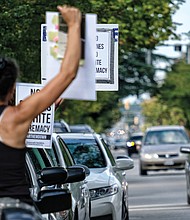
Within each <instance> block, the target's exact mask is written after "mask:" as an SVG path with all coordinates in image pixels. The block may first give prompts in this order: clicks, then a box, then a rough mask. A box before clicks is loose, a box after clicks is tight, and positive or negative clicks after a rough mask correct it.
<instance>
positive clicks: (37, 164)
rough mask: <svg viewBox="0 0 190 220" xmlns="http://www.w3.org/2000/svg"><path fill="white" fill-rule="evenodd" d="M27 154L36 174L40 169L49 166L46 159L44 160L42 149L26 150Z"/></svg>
mask: <svg viewBox="0 0 190 220" xmlns="http://www.w3.org/2000/svg"><path fill="white" fill-rule="evenodd" d="M27 152H28V154H29V156H30V158H31V160H32V163H33V165H34V169H35V172H36V173H39V172H40V171H41V169H43V168H45V167H50V166H51V164H50V162H49V161H48V158H46V156H45V154H44V152H43V149H38V148H28V150H27Z"/></svg>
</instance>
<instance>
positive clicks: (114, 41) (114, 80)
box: [95, 24, 119, 91]
mask: <svg viewBox="0 0 190 220" xmlns="http://www.w3.org/2000/svg"><path fill="white" fill-rule="evenodd" d="M96 27H97V31H96V60H95V63H96V91H117V90H118V35H119V31H118V24H97V25H96Z"/></svg>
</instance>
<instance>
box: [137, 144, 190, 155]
mask: <svg viewBox="0 0 190 220" xmlns="http://www.w3.org/2000/svg"><path fill="white" fill-rule="evenodd" d="M183 146H188V147H190V144H164V145H144V146H143V147H142V148H141V152H142V153H149V154H154V153H156V154H162V153H180V147H183Z"/></svg>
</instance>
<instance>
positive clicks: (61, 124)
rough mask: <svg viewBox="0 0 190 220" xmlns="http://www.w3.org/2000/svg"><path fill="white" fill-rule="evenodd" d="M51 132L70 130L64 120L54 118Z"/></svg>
mask: <svg viewBox="0 0 190 220" xmlns="http://www.w3.org/2000/svg"><path fill="white" fill-rule="evenodd" d="M53 132H55V133H65V132H71V129H70V127H69V125H68V124H67V122H66V121H64V120H63V119H61V120H55V121H54V125H53Z"/></svg>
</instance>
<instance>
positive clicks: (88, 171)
mask: <svg viewBox="0 0 190 220" xmlns="http://www.w3.org/2000/svg"><path fill="white" fill-rule="evenodd" d="M72 167H82V168H84V170H85V173H86V176H89V175H90V169H89V168H88V167H87V166H86V165H83V164H75V165H73V166H72Z"/></svg>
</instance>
